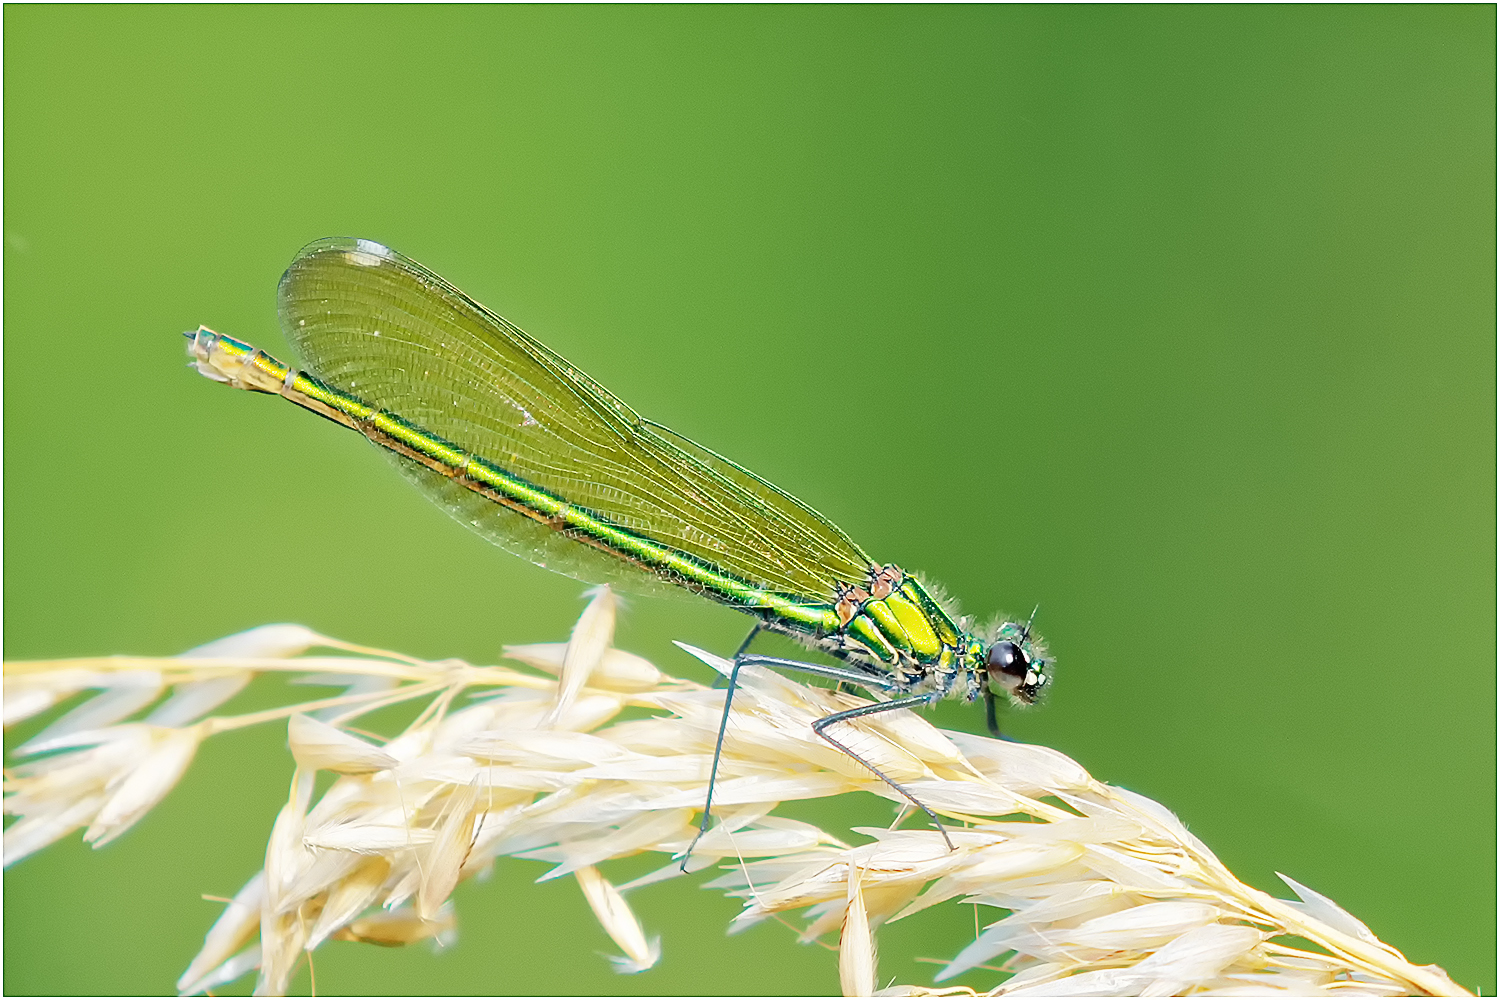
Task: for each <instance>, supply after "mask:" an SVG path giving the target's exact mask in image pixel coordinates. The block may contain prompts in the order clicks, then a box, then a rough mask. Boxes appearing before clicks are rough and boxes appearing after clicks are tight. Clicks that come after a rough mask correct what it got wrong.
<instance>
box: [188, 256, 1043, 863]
mask: <svg viewBox="0 0 1500 1000" xmlns="http://www.w3.org/2000/svg"><path fill="white" fill-rule="evenodd" d="M279 298H280V315H281V324H282V329H283V331H284V332H285V334H286V336H287V339H288V340H289V341H290V342H291V343H292V345H293V347H294V348H295V349H296V350H297V351H298V353H300V354H301V355H302V360H303V363H304V364H305V365H306V368H305V369H297V368H293V367H290V366H288V365H285V364H283V363H282V362H280V361H278V360H276V359H275V358H273V357H271V356H270V355H268V354H266V353H265V352H264V351H261V350H258V349H257V348H255V347H252V346H251V345H249V344H246V343H243V342H241V341H238V340H235V339H233V338H231V337H226V336H224V335H222V334H218V333H214V332H213V331H211V330H208V329H206V328H200V329H198V330H196V331H194V332H190V333H188V334H186V336H187V337H188V338H189V340H190V344H189V348H188V351H189V354H190V355H191V356H192V358H193V362H194V364H195V365H196V367H197V369H198V371H199V372H201V373H202V374H203V375H206V376H207V377H209V378H211V379H214V380H216V381H220V382H225V383H228V384H230V385H233V386H235V387H237V388H241V389H250V390H253V391H257V392H265V393H275V394H278V395H281V396H284V397H285V398H287V399H288V400H290V401H291V402H293V403H296V404H297V405H299V406H303V407H306V408H307V409H309V410H312V411H313V412H315V413H318V414H320V415H322V416H324V417H327V418H328V419H330V420H333V421H335V422H337V423H340V424H343V425H344V426H346V427H349V428H352V429H353V430H356V431H358V432H359V433H361V434H363V435H364V436H365V437H367V438H369V439H370V440H371V441H373V442H374V443H376V444H378V445H380V446H381V447H382V448H385V449H386V450H387V452H388V453H389V454H391V455H392V456H393V457H394V460H395V462H396V464H397V465H398V467H399V468H400V469H401V470H402V471H403V472H404V473H405V474H406V475H407V477H408V478H409V479H411V481H412V482H413V483H415V484H416V485H417V486H418V487H419V488H420V489H421V490H422V491H423V492H424V493H426V494H427V496H428V497H430V498H431V499H432V500H434V501H435V502H436V503H438V504H439V505H440V506H442V507H443V508H444V509H446V510H447V511H448V512H449V513H450V514H452V515H453V516H454V517H455V518H457V519H458V520H459V521H461V522H462V523H463V524H465V525H466V526H468V527H470V528H472V529H473V530H475V531H477V532H478V533H479V534H481V535H483V536H484V537H485V538H487V539H489V540H490V541H492V542H494V543H496V544H498V545H500V546H501V547H503V548H506V549H509V550H510V551H512V552H515V553H517V554H519V555H521V556H523V557H525V558H527V559H529V560H531V561H532V562H534V563H536V564H538V565H540V566H545V567H547V568H549V569H553V570H556V571H558V572H562V573H565V574H567V575H569V576H573V577H576V578H578V579H581V580H586V581H589V582H593V583H615V584H618V583H621V582H625V583H627V584H636V585H638V586H636V587H634V588H633V589H643V588H644V589H647V590H650V589H653V588H654V589H662V588H671V587H676V588H682V589H685V590H688V591H691V592H693V593H696V594H700V595H702V596H703V597H706V598H709V599H711V600H714V601H718V602H719V603H722V604H726V605H729V606H731V607H734V608H737V609H738V610H740V611H744V612H746V613H748V614H750V615H752V616H754V617H755V618H756V619H757V621H756V625H755V628H754V629H752V631H751V633H750V637H749V638H747V639H746V640H745V643H744V644H743V645H742V646H741V647H740V649H739V652H738V653H737V654H736V656H735V659H734V667H733V670H732V671H731V673H730V677H729V685H728V690H727V692H726V694H725V698H724V722H723V723H721V725H720V729H719V736H718V744H717V746H716V748H715V753H714V763H713V767H712V769H711V772H710V777H709V786H708V791H707V794H706V796H705V803H704V808H703V818H702V825H701V826H700V836H701V832H702V831H703V830H706V829H707V828H708V824H709V818H710V815H711V811H710V810H711V807H712V804H713V783H714V776H715V775H717V773H718V762H719V752H720V751H721V750H722V748H723V741H724V725H726V724H727V722H728V719H729V709H730V702H731V700H732V698H733V695H734V690H735V682H736V678H737V677H738V674H739V670H740V668H741V667H743V666H762V667H773V668H779V669H787V670H795V671H800V672H803V673H808V674H813V675H817V676H821V677H826V678H830V679H832V680H836V681H839V682H841V683H848V684H853V685H857V686H859V687H862V688H864V689H865V690H866V691H868V692H870V693H871V694H872V695H874V697H875V698H876V699H877V700H876V701H874V702H872V703H871V704H869V705H866V706H862V707H859V708H854V709H850V710H848V711H843V712H838V713H836V714H833V715H829V716H827V717H825V718H823V719H819V720H818V721H817V722H816V723H814V725H813V729H814V730H815V731H816V732H817V734H818V735H819V736H821V737H822V738H823V739H825V740H827V741H828V742H829V743H831V744H832V745H833V746H835V747H837V748H838V749H839V750H841V751H843V752H844V753H846V754H848V755H849V756H850V757H852V758H854V759H855V760H857V761H859V762H860V763H861V764H863V765H864V766H866V767H868V768H869V769H870V770H871V771H872V772H874V773H875V774H876V775H878V776H879V777H880V778H881V779H882V780H884V781H885V782H886V783H888V784H889V785H891V787H893V788H894V789H895V790H896V791H897V792H899V793H900V794H901V795H903V796H904V797H905V798H906V799H907V800H908V801H910V802H911V803H912V804H913V805H915V806H916V807H918V808H919V809H921V810H922V811H923V812H924V813H926V814H927V816H928V818H929V819H931V820H932V822H933V823H934V825H936V827H937V829H938V830H939V831H940V832H942V831H943V827H942V824H941V822H939V820H938V818H937V816H936V814H934V813H933V812H932V810H931V809H929V808H927V807H926V806H925V805H923V804H922V803H921V802H919V801H917V799H916V798H914V797H913V796H912V795H911V794H910V793H909V792H907V790H906V789H904V788H902V787H901V786H900V785H898V784H896V782H894V781H892V780H891V779H890V778H888V777H886V775H884V774H882V773H881V772H880V770H879V769H878V768H877V767H875V766H874V765H873V764H871V763H870V762H869V761H867V760H865V759H864V758H862V757H861V756H860V755H859V754H857V753H856V752H854V751H853V750H851V749H850V748H849V747H848V746H845V745H844V744H843V743H842V742H840V741H839V740H837V739H836V738H834V737H833V736H832V735H830V734H829V732H828V728H829V727H830V726H832V725H833V724H835V723H838V722H845V721H849V720H852V719H856V718H859V717H860V716H866V715H873V714H875V713H879V712H889V711H894V710H897V709H903V708H917V707H923V706H927V705H930V704H933V703H935V702H937V701H940V700H942V699H944V698H962V699H965V700H967V701H971V702H972V701H976V700H979V699H981V698H982V699H983V700H984V702H985V716H986V721H987V723H988V725H989V728H990V730H991V732H995V733H996V734H997V735H998V727H997V725H996V721H995V699H996V696H997V695H1005V696H1008V697H1009V698H1010V699H1011V700H1012V701H1014V702H1016V703H1018V704H1030V703H1032V702H1034V701H1035V700H1036V699H1037V697H1038V695H1039V694H1040V693H1041V691H1042V689H1043V688H1044V687H1045V686H1046V684H1047V673H1046V670H1045V667H1046V665H1047V663H1048V661H1047V660H1046V659H1045V657H1044V652H1043V649H1042V647H1041V644H1040V642H1039V641H1038V639H1037V637H1036V636H1034V635H1033V634H1032V632H1031V626H1030V622H1029V621H1028V622H1026V623H1025V624H1021V623H1018V622H1010V621H1006V622H1002V623H1000V624H999V625H997V626H995V627H992V628H988V629H985V630H980V629H977V628H976V627H975V626H974V625H973V624H972V623H971V622H970V621H969V620H968V619H967V618H965V617H963V616H960V615H958V614H957V613H956V612H954V611H952V610H950V609H949V608H947V607H945V605H944V602H943V601H941V600H939V599H937V598H935V597H934V596H933V594H932V593H931V592H930V591H929V589H928V588H927V587H924V586H923V584H922V583H921V582H920V581H918V580H917V579H916V578H915V577H913V576H911V575H910V574H907V573H905V572H903V571H902V570H901V569H900V568H899V567H897V566H894V565H890V564H882V563H877V562H875V561H874V560H872V559H871V558H870V557H869V556H867V555H865V553H864V551H863V550H862V549H861V548H860V547H859V546H858V545H856V544H854V542H853V541H852V540H850V538H849V537H848V536H847V535H845V534H844V532H843V531H841V530H839V528H838V527H837V526H835V525H834V524H833V522H831V521H829V520H828V519H827V518H825V517H824V516H823V515H821V514H819V513H818V512H817V511H815V510H813V509H812V508H811V507H809V506H807V505H806V504H804V503H802V502H801V501H799V500H797V499H796V498H795V497H793V496H791V495H790V494H788V493H786V492H785V491H783V490H780V489H778V488H777V487H775V486H774V485H772V484H771V483H769V482H767V481H766V480H764V479H761V478H760V477H759V476H756V475H755V474H754V473H752V472H750V471H749V470H748V469H745V468H744V467H742V466H740V465H737V464H735V463H734V462H731V461H730V460H728V459H726V458H724V457H723V456H721V455H719V454H717V453H715V452H712V451H709V450H708V449H706V448H704V447H702V446H701V445H698V444H696V443H694V442H692V441H690V440H688V439H687V438H684V437H682V436H681V435H678V434H675V433H673V432H672V431H671V430H669V429H667V428H666V427H663V426H662V425H660V424H656V423H653V422H651V421H649V420H646V419H644V418H642V417H641V416H639V415H638V414H637V413H636V412H635V411H634V410H632V409H631V408H630V407H628V406H626V405H625V404H624V403H623V402H621V401H620V400H619V399H617V398H616V397H615V396H614V395H613V394H611V393H610V392H609V391H608V390H606V389H605V388H604V387H603V386H601V385H599V384H598V383H597V382H595V381H594V380H593V379H591V378H589V377H588V376H587V375H585V374H584V373H583V372H581V371H579V370H578V369H576V368H574V367H573V366H572V365H570V364H568V362H566V361H564V360H563V359H562V358H560V357H558V356H557V355H556V354H554V353H552V352H551V351H549V350H548V349H547V348H546V347H543V346H542V345H541V344H539V343H537V342H536V341H535V340H533V339H532V338H531V337H529V336H527V335H526V334H525V333H523V332H521V331H520V330H519V329H517V328H516V327H515V326H513V325H511V324H510V323H508V322H506V321H505V320H504V319H502V318H501V317H500V316H498V315H496V314H495V313H493V312H491V311H490V310H489V309H487V308H485V307H484V306H482V305H480V304H479V303H478V302H475V301H474V300H473V299H471V298H469V297H468V296H467V295H465V294H464V293H463V292H461V291H459V290H458V289H457V288H455V287H453V286H452V285H451V284H449V283H448V282H446V281H444V280H443V279H442V278H440V277H438V276H437V275H436V274H433V273H432V272H431V271H429V270H428V269H427V268H425V267H423V266H422V265H420V264H418V263H416V262H415V261H413V260H410V259H408V258H406V257H403V256H402V255H400V254H398V253H396V252H395V251H393V250H390V249H388V248H387V247H385V246H382V245H381V244H379V243H375V242H373V241H370V240H354V239H343V238H336V239H326V240H319V241H318V242H316V243H312V244H310V245H308V246H307V247H305V248H303V250H302V251H301V252H300V253H299V254H298V255H297V257H296V259H295V260H293V261H292V264H291V266H290V267H289V268H288V269H287V271H286V274H285V275H283V276H282V279H281V285H280V290H279ZM627 589H631V588H627ZM760 629H767V630H770V631H774V632H779V633H783V634H786V635H789V636H792V637H793V638H795V639H798V640H800V641H801V642H803V643H804V644H806V645H807V646H809V647H810V648H813V649H816V650H820V651H822V652H823V653H826V654H829V655H831V656H832V657H834V658H836V659H837V660H839V661H840V663H841V664H842V665H841V666H836V667H835V666H826V665H823V664H815V663H804V662H802V661H800V660H790V659H784V658H781V657H772V656H762V655H758V654H753V653H750V652H749V646H750V640H751V639H753V638H754V636H755V635H756V632H757V631H758V630H760ZM881 699H884V700H881ZM943 836H944V839H946V838H947V834H946V832H944V833H943ZM689 851H691V848H689ZM684 865H686V860H685V859H684Z"/></svg>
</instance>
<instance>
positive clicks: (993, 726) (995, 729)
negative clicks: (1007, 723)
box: [984, 687, 1005, 740]
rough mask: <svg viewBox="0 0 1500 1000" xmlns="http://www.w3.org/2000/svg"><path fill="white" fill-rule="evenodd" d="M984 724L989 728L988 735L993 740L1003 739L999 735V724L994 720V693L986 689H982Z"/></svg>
mask: <svg viewBox="0 0 1500 1000" xmlns="http://www.w3.org/2000/svg"><path fill="white" fill-rule="evenodd" d="M984 724H985V725H986V726H989V727H990V735H991V736H993V737H995V739H997V740H1003V739H1005V737H1004V736H1001V735H1000V722H999V720H997V719H996V718H995V692H993V691H991V690H990V689H989V688H988V687H986V688H985V689H984Z"/></svg>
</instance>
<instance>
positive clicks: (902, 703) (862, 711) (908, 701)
mask: <svg viewBox="0 0 1500 1000" xmlns="http://www.w3.org/2000/svg"><path fill="white" fill-rule="evenodd" d="M930 704H932V695H930V694H914V695H910V696H908V697H906V698H897V699H895V700H894V701H881V702H876V703H875V704H873V705H862V706H860V707H859V708H851V709H848V710H847V711H844V712H834V713H833V714H832V715H825V716H824V717H823V718H821V719H819V720H818V721H817V722H814V723H813V724H812V727H813V732H815V733H817V734H818V735H819V736H821V737H823V739H825V740H827V741H828V742H829V743H831V744H832V745H833V746H834V748H835V749H837V750H840V751H842V752H844V753H846V754H848V755H849V756H850V757H853V758H854V759H855V760H857V761H859V762H860V763H861V764H863V765H864V766H865V767H867V768H869V769H870V770H871V771H872V772H874V774H875V777H877V778H879V779H880V780H881V781H883V782H885V783H886V784H887V785H890V786H891V787H892V788H894V789H895V790H896V791H898V792H900V793H901V795H902V796H903V797H904V798H905V799H906V801H908V802H910V803H911V804H912V805H914V806H916V807H917V808H918V809H920V810H922V811H923V812H924V813H926V814H927V818H928V819H930V820H931V821H932V825H933V826H935V827H937V832H938V833H940V834H941V835H942V837H943V843H945V844H947V845H948V850H950V851H951V850H954V849H955V848H954V847H953V841H952V840H950V839H948V831H947V830H946V829H945V828H944V827H943V821H942V820H940V819H938V815H937V813H935V812H933V811H932V810H931V809H929V808H927V806H925V805H923V804H922V802H921V801H919V800H918V799H917V797H916V796H915V795H913V794H912V793H911V792H908V791H907V790H906V789H905V788H903V787H901V785H899V784H897V783H896V782H895V781H893V780H892V779H891V778H889V777H887V776H886V774H885V772H883V771H881V770H880V768H878V767H876V766H875V765H874V764H871V763H870V762H869V761H867V760H865V759H864V758H863V757H861V756H860V755H859V754H857V753H855V752H854V751H853V750H851V749H849V748H848V747H846V746H844V744H842V743H840V742H839V741H838V740H836V739H834V738H833V737H832V736H829V735H828V733H826V732H825V731H824V730H826V729H827V728H828V727H829V726H831V725H833V724H834V723H835V722H847V721H849V720H850V719H858V718H860V717H861V716H865V715H877V714H879V713H881V712H894V711H896V710H897V709H901V708H922V707H925V706H927V705H930Z"/></svg>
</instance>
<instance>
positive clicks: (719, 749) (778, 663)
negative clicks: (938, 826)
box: [681, 625, 946, 872]
mask: <svg viewBox="0 0 1500 1000" xmlns="http://www.w3.org/2000/svg"><path fill="white" fill-rule="evenodd" d="M760 629H761V626H759V625H757V626H755V628H753V629H751V631H750V634H749V635H748V636H746V637H745V641H744V642H742V643H740V648H739V651H738V652H736V653H735V654H734V666H733V667H732V668H731V669H730V671H729V687H728V690H726V691H725V692H724V715H723V717H722V718H720V720H719V736H718V739H717V740H716V741H715V743H714V762H713V765H712V766H711V767H710V768H709V772H708V795H707V796H706V797H705V799H704V802H703V819H702V821H701V822H700V823H699V824H698V833H697V835H696V836H694V837H693V842H692V843H691V844H689V845H688V847H687V850H686V851H683V852H682V855H681V857H682V870H683V871H684V872H685V871H687V863H688V858H690V857H691V856H692V853H693V848H694V847H697V846H698V841H700V840H702V839H703V835H704V834H705V833H707V832H708V824H709V822H710V821H711V820H712V818H713V814H712V807H713V804H714V784H715V782H716V781H717V780H718V777H719V758H720V757H721V756H722V755H723V753H724V732H725V730H726V728H727V727H728V725H729V706H730V704H731V703H732V702H733V700H734V689H735V686H736V681H737V680H738V679H739V676H740V668H741V667H776V668H779V669H781V670H795V671H798V672H799V673H804V674H813V675H815V676H817V677H827V678H829V679H831V680H836V681H840V682H848V683H850V684H858V685H860V686H861V687H864V688H868V689H870V690H872V691H893V690H895V689H896V684H895V682H894V681H891V680H889V679H887V678H884V677H880V676H877V675H872V674H867V673H864V672H863V671H859V670H853V669H849V668H847V667H826V666H824V665H823V664H821V663H803V662H802V661H801V660H787V659H783V658H781V657H779V656H762V655H760V654H758V653H746V652H745V650H746V649H747V648H749V646H750V643H751V641H752V640H754V638H755V636H756V635H757V634H758V633H759V632H760ZM830 718H832V717H831V716H830ZM819 735H822V734H819ZM823 738H824V739H828V737H826V736H824V737H823ZM830 742H832V741H831V740H830ZM835 745H837V744H835ZM840 749H841V750H842V749H843V748H842V747H840ZM844 752H845V753H849V751H847V750H845V751H844ZM849 755H850V756H851V757H854V754H852V753H850V754H849ZM855 760H859V758H858V757H855ZM860 763H862V764H863V763H864V761H860ZM865 766H866V767H869V766H870V765H869V764H865ZM871 770H875V769H874V768H871ZM875 773H876V774H880V772H879V771H875ZM880 776H881V777H882V778H884V777H885V775H883V774H882V775H880ZM886 780H887V781H889V780H890V779H889V778H887V779H886ZM902 794H905V793H904V792H903V793H902ZM907 797H908V798H910V796H907ZM912 801H913V802H915V801H916V800H915V799H913V800H912ZM917 805H919V806H921V805H922V804H921V803H920V802H917ZM922 808H924V809H925V808H926V807H925V806H922ZM929 815H931V813H930V812H929ZM934 819H935V818H934ZM944 836H945V838H946V834H945V835H944Z"/></svg>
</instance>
